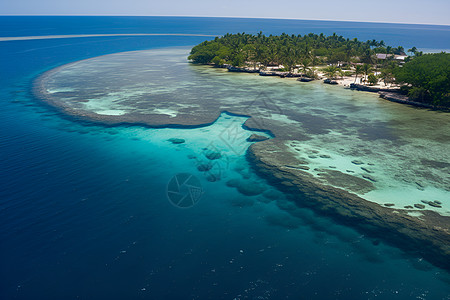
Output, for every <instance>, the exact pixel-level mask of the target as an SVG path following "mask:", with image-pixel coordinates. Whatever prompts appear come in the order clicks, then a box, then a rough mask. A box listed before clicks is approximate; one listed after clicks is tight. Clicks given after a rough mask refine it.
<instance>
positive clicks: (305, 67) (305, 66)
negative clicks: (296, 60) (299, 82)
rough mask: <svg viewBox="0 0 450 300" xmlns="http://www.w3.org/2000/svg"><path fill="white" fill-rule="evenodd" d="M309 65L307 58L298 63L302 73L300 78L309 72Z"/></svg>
mask: <svg viewBox="0 0 450 300" xmlns="http://www.w3.org/2000/svg"><path fill="white" fill-rule="evenodd" d="M310 64H311V61H310V60H309V59H307V58H303V59H302V61H301V63H300V66H301V71H302V75H301V76H302V77H303V75H304V74H306V73H307V72H308V71H309V70H311V68H310V67H309V66H310Z"/></svg>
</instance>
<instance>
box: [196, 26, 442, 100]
mask: <svg viewBox="0 0 450 300" xmlns="http://www.w3.org/2000/svg"><path fill="white" fill-rule="evenodd" d="M408 52H409V53H410V54H412V56H408V57H406V59H405V60H403V58H404V57H403V58H399V57H397V56H396V55H406V54H405V50H404V48H403V47H402V46H398V47H391V46H386V45H385V43H384V42H383V41H376V40H371V41H370V40H369V41H366V42H363V41H359V40H358V39H356V38H354V39H348V38H344V37H342V36H338V35H336V34H333V35H331V36H325V35H324V34H319V35H317V34H313V33H310V34H307V35H303V36H302V35H288V34H284V33H283V34H281V35H279V36H273V35H269V36H265V35H264V34H262V33H261V32H260V33H258V34H257V35H253V34H246V33H238V34H226V35H224V36H222V37H216V38H215V39H214V40H211V41H205V42H203V43H201V44H199V45H197V46H195V47H193V48H192V50H191V53H190V55H189V57H188V59H189V60H191V61H192V62H193V63H199V64H212V65H216V66H232V67H236V68H250V69H253V70H259V71H263V70H266V69H268V68H271V69H272V70H277V71H285V72H289V73H290V74H293V73H300V74H301V75H300V76H306V77H310V78H316V79H317V78H318V72H321V73H323V74H325V75H326V76H327V78H329V79H337V77H338V76H339V77H344V76H354V77H355V80H354V83H357V80H358V76H359V77H360V78H359V80H360V82H361V83H364V84H370V85H377V84H382V83H384V86H389V85H393V84H400V85H402V89H403V90H404V91H405V92H406V93H408V96H409V97H410V98H411V99H412V100H415V101H420V102H424V103H429V104H433V105H442V106H450V99H449V97H450V96H449V94H450V54H446V53H441V54H423V53H422V52H420V51H418V50H417V48H416V47H412V48H411V49H408ZM377 54H380V55H377Z"/></svg>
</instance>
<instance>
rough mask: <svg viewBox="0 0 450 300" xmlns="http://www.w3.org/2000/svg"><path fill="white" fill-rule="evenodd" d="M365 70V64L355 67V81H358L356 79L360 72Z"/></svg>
mask: <svg viewBox="0 0 450 300" xmlns="http://www.w3.org/2000/svg"><path fill="white" fill-rule="evenodd" d="M362 71H363V66H361V65H356V67H355V82H354V83H356V79H358V74H361V73H362Z"/></svg>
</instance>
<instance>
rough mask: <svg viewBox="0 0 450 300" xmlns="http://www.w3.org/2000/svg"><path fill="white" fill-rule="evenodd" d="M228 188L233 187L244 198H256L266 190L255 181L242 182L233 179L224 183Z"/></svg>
mask: <svg viewBox="0 0 450 300" xmlns="http://www.w3.org/2000/svg"><path fill="white" fill-rule="evenodd" d="M225 184H226V185H227V186H228V187H233V188H236V189H237V190H238V192H239V193H241V194H243V195H245V196H256V195H259V194H262V193H263V192H264V191H265V190H266V189H267V188H266V187H265V186H264V185H262V184H260V183H258V182H255V181H251V180H242V179H237V178H233V179H230V180H228V181H227V182H226V183H225Z"/></svg>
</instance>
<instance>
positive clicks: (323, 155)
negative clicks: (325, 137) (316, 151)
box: [320, 154, 331, 158]
mask: <svg viewBox="0 0 450 300" xmlns="http://www.w3.org/2000/svg"><path fill="white" fill-rule="evenodd" d="M320 157H322V158H331V156H329V155H328V154H322V155H320Z"/></svg>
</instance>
